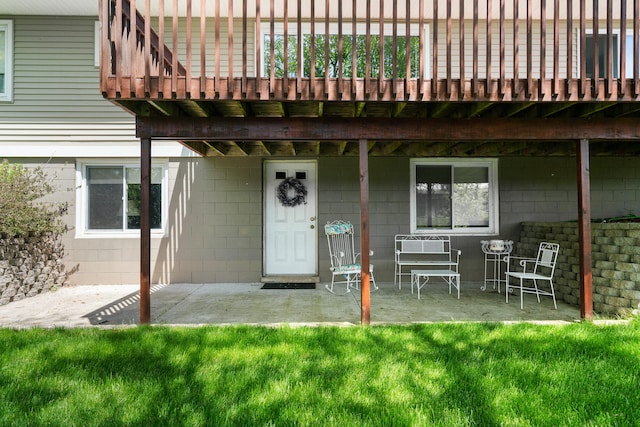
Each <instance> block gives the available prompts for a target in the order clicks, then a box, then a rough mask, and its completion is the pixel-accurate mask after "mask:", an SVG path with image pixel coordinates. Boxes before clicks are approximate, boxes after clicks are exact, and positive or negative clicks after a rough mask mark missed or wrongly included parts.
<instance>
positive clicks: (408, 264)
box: [395, 234, 462, 298]
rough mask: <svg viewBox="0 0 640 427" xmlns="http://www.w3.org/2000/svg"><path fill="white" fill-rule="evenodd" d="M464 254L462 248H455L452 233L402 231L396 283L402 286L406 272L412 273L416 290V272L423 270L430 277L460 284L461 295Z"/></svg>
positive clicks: (421, 274)
mask: <svg viewBox="0 0 640 427" xmlns="http://www.w3.org/2000/svg"><path fill="white" fill-rule="evenodd" d="M461 254H462V251H460V250H458V249H451V238H450V237H449V236H434V235H419V234H398V235H396V236H395V283H396V284H397V285H398V289H402V276H409V275H411V276H412V277H411V283H412V290H413V284H414V280H416V277H415V276H416V274H415V272H419V274H418V276H419V277H420V278H422V279H426V281H428V278H429V276H432V277H441V278H443V279H444V280H445V281H446V282H447V283H449V284H450V285H452V284H453V285H454V286H456V288H457V289H458V298H459V297H460V274H459V273H458V264H459V263H460V255H461ZM412 271H413V272H414V274H412ZM426 281H425V283H426ZM454 281H455V283H453V282H454ZM422 286H424V284H423V285H422ZM419 289H420V288H418V290H419ZM449 291H451V289H449Z"/></svg>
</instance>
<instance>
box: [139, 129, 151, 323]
mask: <svg viewBox="0 0 640 427" xmlns="http://www.w3.org/2000/svg"><path fill="white" fill-rule="evenodd" d="M140 323H141V324H143V325H145V324H149V323H151V139H150V138H142V139H141V140H140Z"/></svg>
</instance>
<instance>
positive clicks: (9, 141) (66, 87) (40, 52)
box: [0, 16, 139, 156]
mask: <svg viewBox="0 0 640 427" xmlns="http://www.w3.org/2000/svg"><path fill="white" fill-rule="evenodd" d="M95 20H96V18H95V17H71V16H57V17H55V18H52V17H47V16H20V17H16V18H15V19H14V20H13V33H14V35H13V41H14V49H13V54H14V55H13V56H14V64H13V66H14V68H13V71H14V72H13V103H0V129H1V130H0V154H2V150H3V146H5V147H10V146H15V144H23V145H24V146H34V145H39V146H46V145H49V146H55V145H63V146H64V145H76V144H87V145H92V144H93V145H99V144H105V146H113V145H117V144H124V145H127V144H129V145H131V144H135V146H136V147H137V146H139V140H138V139H137V138H136V137H135V119H134V117H133V116H132V115H131V114H129V113H127V112H125V111H124V110H122V109H121V108H119V107H117V106H115V105H113V104H112V103H110V102H109V101H107V100H105V99H104V98H103V97H102V94H101V93H100V74H99V68H96V67H95V65H94V64H95V62H94V53H95V52H94V31H95ZM61 58H64V60H61ZM26 154H27V153H26ZM42 155H47V156H48V155H54V156H55V155H57V154H56V153H55V150H51V151H50V152H47V153H43V154H42Z"/></svg>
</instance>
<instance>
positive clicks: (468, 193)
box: [410, 159, 499, 235]
mask: <svg viewBox="0 0 640 427" xmlns="http://www.w3.org/2000/svg"><path fill="white" fill-rule="evenodd" d="M410 164H411V231H412V232H413V233H421V232H422V233H428V232H438V233H441V232H446V233H452V234H470V235H471V234H495V233H497V232H498V230H499V224H498V171H497V165H498V163H497V160H496V159H474V160H462V159H454V160H452V159H428V160H427V159H413V160H411V162H410Z"/></svg>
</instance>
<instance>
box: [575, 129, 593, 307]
mask: <svg viewBox="0 0 640 427" xmlns="http://www.w3.org/2000/svg"><path fill="white" fill-rule="evenodd" d="M576 154H577V155H576V157H577V161H578V241H579V252H580V254H579V255H580V257H579V261H580V317H582V318H583V319H592V318H593V276H592V271H591V263H592V254H591V201H590V192H591V186H590V184H589V140H587V139H581V140H580V141H578V143H577V147H576Z"/></svg>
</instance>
